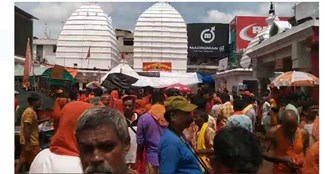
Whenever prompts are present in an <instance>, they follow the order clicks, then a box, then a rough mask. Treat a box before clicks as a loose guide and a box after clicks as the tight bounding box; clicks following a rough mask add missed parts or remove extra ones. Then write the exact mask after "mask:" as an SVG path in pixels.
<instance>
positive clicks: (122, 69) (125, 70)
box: [101, 60, 140, 82]
mask: <svg viewBox="0 0 325 174" xmlns="http://www.w3.org/2000/svg"><path fill="white" fill-rule="evenodd" d="M113 73H122V74H125V75H128V76H131V77H134V78H136V79H139V78H140V76H139V75H138V73H137V72H135V71H134V70H133V69H132V68H131V67H130V65H129V64H128V63H127V62H126V61H124V60H121V62H120V64H118V65H116V66H115V67H114V68H113V69H112V70H111V71H109V72H108V73H107V74H106V75H105V76H104V77H103V78H102V79H101V81H102V82H103V81H104V80H105V79H106V78H107V76H108V75H110V74H113Z"/></svg>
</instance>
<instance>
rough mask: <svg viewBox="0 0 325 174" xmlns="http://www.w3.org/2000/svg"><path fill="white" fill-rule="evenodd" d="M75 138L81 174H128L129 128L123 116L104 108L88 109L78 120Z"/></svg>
mask: <svg viewBox="0 0 325 174" xmlns="http://www.w3.org/2000/svg"><path fill="white" fill-rule="evenodd" d="M76 138H77V143H78V146H79V153H80V159H81V164H82V168H83V170H84V173H86V174H88V173H89V174H90V173H112V174H115V173H116V174H117V173H128V174H133V173H136V172H135V171H133V170H131V169H128V167H127V165H126V163H125V155H126V154H127V152H128V151H129V149H130V135H129V131H128V125H127V122H126V120H125V118H124V117H123V115H122V113H120V112H119V111H117V110H115V109H109V108H107V107H93V108H90V109H88V110H87V111H86V112H85V113H84V114H83V115H82V116H81V117H80V119H79V120H78V123H77V129H76Z"/></svg>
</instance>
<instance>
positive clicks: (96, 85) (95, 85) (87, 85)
mask: <svg viewBox="0 0 325 174" xmlns="http://www.w3.org/2000/svg"><path fill="white" fill-rule="evenodd" d="M99 86H100V83H99V82H98V81H92V82H89V83H87V84H86V88H90V89H94V88H96V87H99Z"/></svg>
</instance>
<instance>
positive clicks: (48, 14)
mask: <svg viewBox="0 0 325 174" xmlns="http://www.w3.org/2000/svg"><path fill="white" fill-rule="evenodd" d="M83 3H84V2H80V3H79V2H16V3H15V5H16V6H17V7H19V8H21V9H22V10H24V11H26V12H28V13H30V14H32V15H33V16H35V17H37V18H38V19H39V20H35V21H34V36H37V37H39V38H40V37H43V36H44V32H45V23H46V24H47V33H48V34H49V35H50V37H51V38H53V39H57V38H58V36H59V34H60V31H61V29H62V27H63V23H64V22H65V20H66V19H68V18H69V17H70V15H71V14H72V13H73V12H74V11H75V10H76V9H78V8H79V7H80V6H81V5H82V4H83ZM154 3H155V2H100V3H99V5H100V6H101V8H102V9H103V10H104V11H105V12H106V13H107V14H108V15H109V16H111V17H112V20H113V26H114V27H115V28H120V29H126V30H131V31H133V30H134V27H135V24H136V21H137V19H138V17H139V16H140V15H141V13H142V12H144V11H145V10H146V9H147V8H149V7H150V6H152V5H153V4H154ZM170 4H171V5H172V6H173V7H174V8H175V9H176V10H178V12H179V13H180V14H181V15H182V16H183V18H184V20H185V22H186V23H201V22H206V23H229V22H230V21H231V20H232V19H233V18H234V17H235V16H236V15H237V16H240V15H258V16H267V15H268V9H269V6H270V5H269V2H171V3H170ZM294 4H295V3H294V2H276V3H275V10H276V13H277V15H278V16H293V10H292V7H293V5H294Z"/></svg>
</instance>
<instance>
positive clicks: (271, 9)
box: [269, 2, 275, 16]
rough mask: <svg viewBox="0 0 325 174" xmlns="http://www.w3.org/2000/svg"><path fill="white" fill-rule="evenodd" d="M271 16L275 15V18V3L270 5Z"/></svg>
mask: <svg viewBox="0 0 325 174" xmlns="http://www.w3.org/2000/svg"><path fill="white" fill-rule="evenodd" d="M269 14H273V16H274V15H275V8H274V6H273V3H272V2H271V3H270V10H269Z"/></svg>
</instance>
